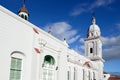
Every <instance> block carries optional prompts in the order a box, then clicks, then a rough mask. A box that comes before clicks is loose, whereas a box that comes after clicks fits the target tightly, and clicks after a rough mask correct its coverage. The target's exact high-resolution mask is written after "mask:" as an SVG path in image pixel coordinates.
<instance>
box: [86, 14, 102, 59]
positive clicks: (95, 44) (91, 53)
mask: <svg viewBox="0 0 120 80" xmlns="http://www.w3.org/2000/svg"><path fill="white" fill-rule="evenodd" d="M100 35H101V32H100V28H99V26H98V25H97V24H96V19H95V17H94V16H93V17H92V24H91V25H90V27H89V29H88V31H87V38H86V39H85V56H86V57H88V58H90V59H91V60H96V59H102V41H101V38H100Z"/></svg>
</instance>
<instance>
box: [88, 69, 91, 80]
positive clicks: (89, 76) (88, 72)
mask: <svg viewBox="0 0 120 80" xmlns="http://www.w3.org/2000/svg"><path fill="white" fill-rule="evenodd" d="M88 78H89V79H88V80H90V78H91V77H90V71H89V72H88Z"/></svg>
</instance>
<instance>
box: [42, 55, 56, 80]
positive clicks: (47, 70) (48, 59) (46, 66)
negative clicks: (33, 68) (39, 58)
mask: <svg viewBox="0 0 120 80" xmlns="http://www.w3.org/2000/svg"><path fill="white" fill-rule="evenodd" d="M54 65H55V59H54V58H53V57H52V56H50V55H46V56H45V57H44V63H43V80H54V71H55V68H54V67H55V66H54Z"/></svg>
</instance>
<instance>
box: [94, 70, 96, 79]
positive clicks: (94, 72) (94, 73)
mask: <svg viewBox="0 0 120 80" xmlns="http://www.w3.org/2000/svg"><path fill="white" fill-rule="evenodd" d="M93 80H96V79H95V72H93Z"/></svg>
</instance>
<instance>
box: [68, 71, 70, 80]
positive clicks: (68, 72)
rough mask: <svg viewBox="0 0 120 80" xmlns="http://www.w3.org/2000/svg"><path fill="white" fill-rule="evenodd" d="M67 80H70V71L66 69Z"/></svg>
mask: <svg viewBox="0 0 120 80" xmlns="http://www.w3.org/2000/svg"><path fill="white" fill-rule="evenodd" d="M67 78H68V79H67V80H70V71H67Z"/></svg>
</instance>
